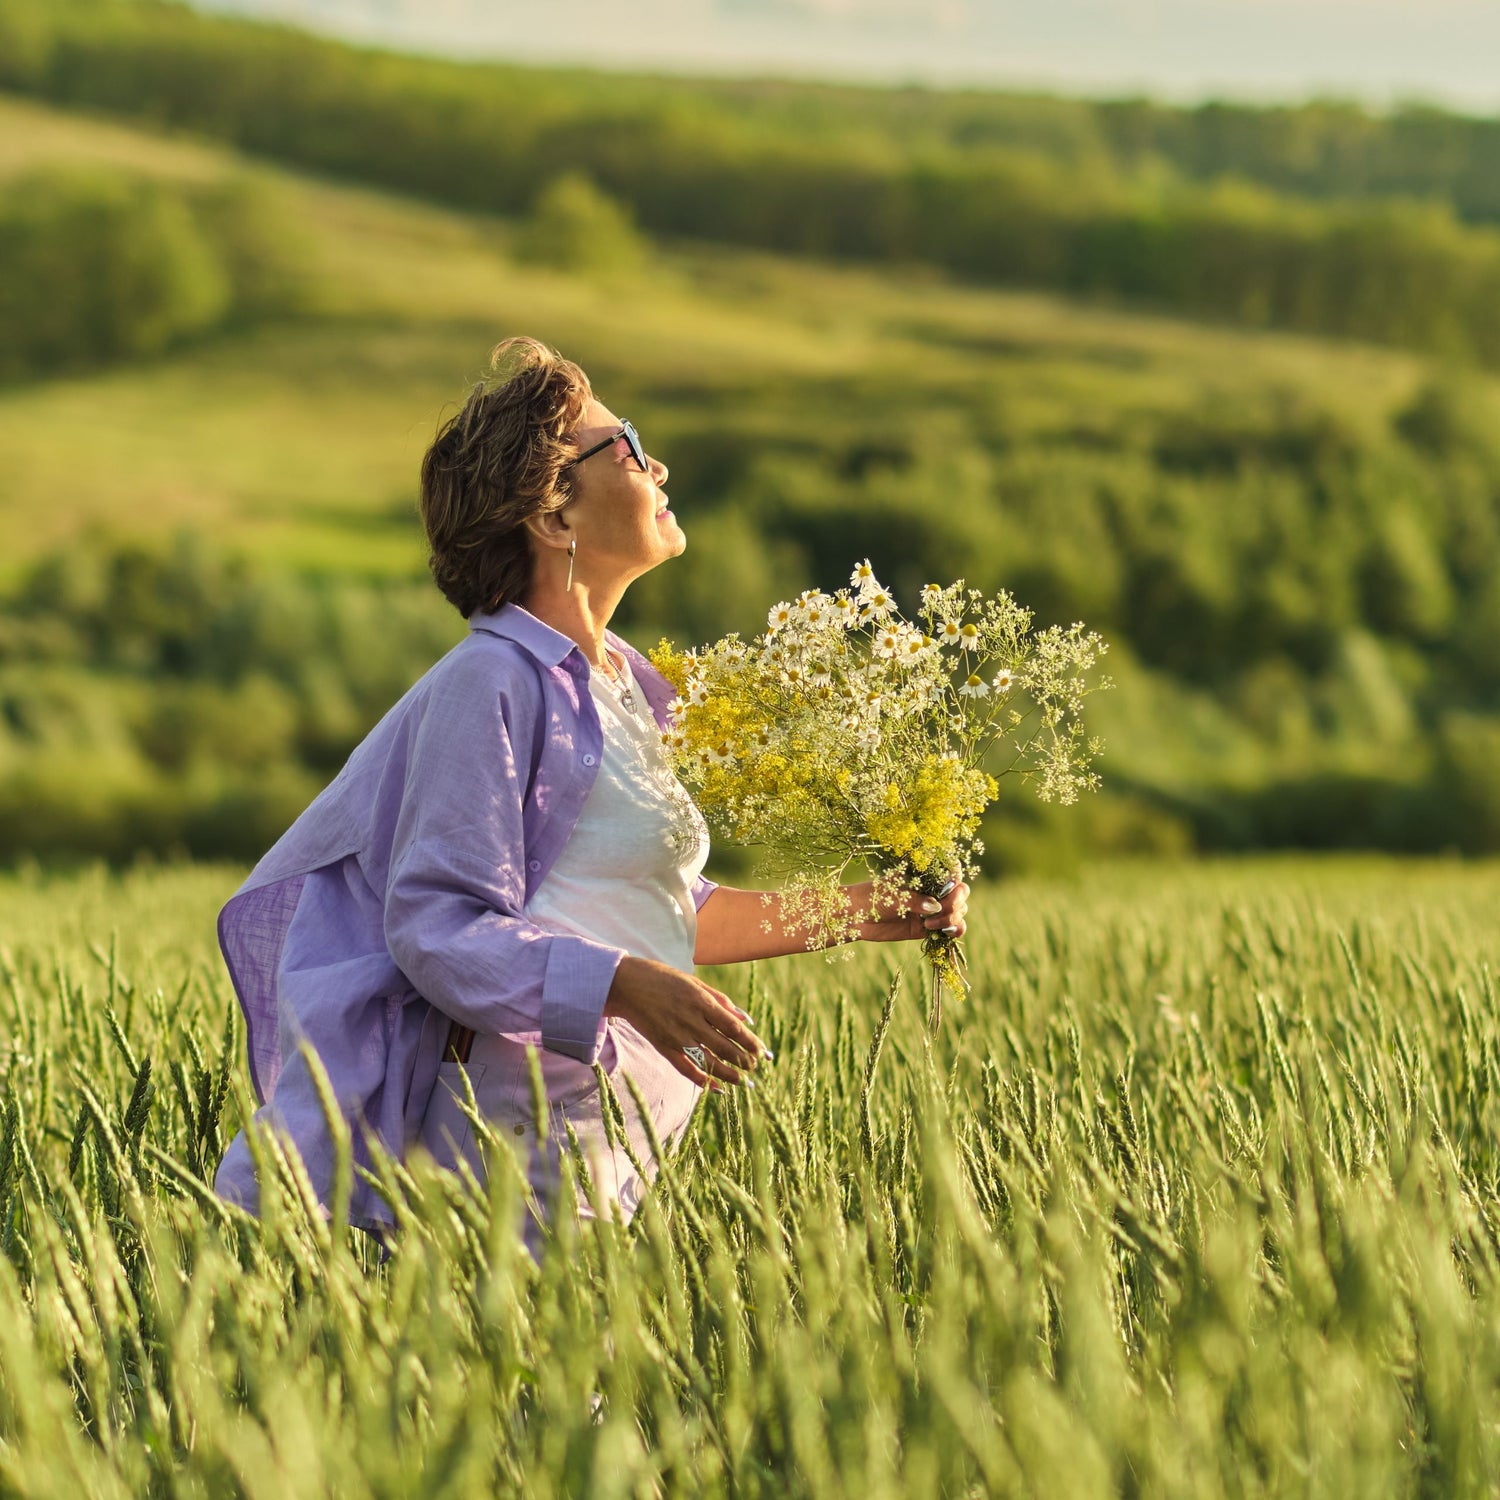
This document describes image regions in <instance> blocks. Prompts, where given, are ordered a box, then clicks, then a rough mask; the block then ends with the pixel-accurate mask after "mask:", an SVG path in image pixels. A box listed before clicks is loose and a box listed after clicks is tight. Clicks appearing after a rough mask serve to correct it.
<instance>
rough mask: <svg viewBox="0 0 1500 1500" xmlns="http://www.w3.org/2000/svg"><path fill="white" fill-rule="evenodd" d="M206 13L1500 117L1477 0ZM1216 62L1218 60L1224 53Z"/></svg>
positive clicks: (391, 36)
mask: <svg viewBox="0 0 1500 1500" xmlns="http://www.w3.org/2000/svg"><path fill="white" fill-rule="evenodd" d="M193 3H194V4H195V5H196V6H197V7H198V8H199V9H203V10H211V11H215V12H218V13H221V14H236V15H241V16H245V17H248V18H254V19H262V20H267V21H277V22H282V23H286V24H292V25H296V26H301V27H304V28H306V29H308V30H312V31H316V32H319V33H322V34H324V35H331V36H336V37H340V38H343V39H345V40H348V41H352V42H356V43H360V44H364V45H373V46H380V47H386V48H393V49H396V50H400V51H407V52H418V53H426V54H431V55H436V56H443V57H449V58H457V59H461V60H465V61H474V62H478V61H509V62H514V63H517V64H530V65H536V66H547V65H551V66H569V65H571V66H576V67H580V68H584V69H587V70H591V71H592V70H598V71H605V72H630V73H638V74H639V73H647V74H661V75H673V76H694V75H696V76H701V77H743V78H765V79H779V80H786V81H789V82H801V83H815V82H825V83H830V84H856V85H857V84H864V85H870V86H877V87H901V86H915V87H931V88H937V89H953V90H957V89H981V90H985V91H994V92H1027V93H1047V94H1058V95H1068V96H1073V97H1078V98H1093V99H1099V98H1122V97H1142V96H1146V97H1152V98H1156V99H1159V100H1161V101H1163V102H1165V103H1169V104H1176V105H1193V104H1199V103H1206V102H1209V101H1212V100H1222V101H1224V102H1233V103H1243V104H1248V105H1257V104H1258V105H1267V106H1274V105H1278V104H1288V103H1296V102H1306V101H1309V100H1314V99H1317V100H1339V101H1343V102H1348V103H1352V104H1358V105H1362V106H1365V107H1367V108H1370V109H1372V110H1377V111H1379V110H1387V109H1391V108H1398V107H1401V106H1403V105H1420V106H1431V107H1437V108H1442V109H1448V110H1454V111H1459V112H1462V113H1466V114H1480V115H1495V114H1500V80H1497V78H1496V76H1495V73H1494V70H1493V68H1492V67H1491V66H1490V65H1489V62H1488V59H1489V58H1491V57H1493V56H1495V55H1496V53H1497V52H1500V8H1493V9H1492V8H1490V7H1487V6H1485V5H1483V4H1481V3H1479V0H1432V3H1431V4H1430V5H1429V6H1427V7H1426V8H1425V9H1424V10H1422V11H1420V12H1418V11H1417V10H1416V8H1415V7H1413V6H1411V5H1409V4H1407V3H1405V0H1373V3H1371V0H1365V3H1363V4H1361V3H1359V0H1304V3H1301V4H1298V3H1297V0H1055V3H1054V4H1052V5H1051V6H1050V7H1049V8H1048V9H1047V10H1045V11H1040V10H1021V9H1019V8H1018V9H1017V12H1016V13H1015V14H1010V13H1007V12H1005V11H1004V10H1003V9H1002V6H1001V5H1000V4H999V3H998V0H643V3H640V4H638V6H637V8H636V14H635V15H633V16H632V18H631V20H630V22H629V25H628V27H622V25H621V23H620V20H619V14H618V10H617V9H616V8H614V7H612V6H609V5H607V4H605V3H604V0H575V3H574V4H573V5H572V6H570V7H569V9H568V11H567V13H566V15H565V16H564V15H561V14H559V13H557V12H554V11H552V10H549V9H544V8H523V7H516V8H515V9H513V10H511V9H507V10H504V11H497V10H496V8H495V7H494V6H493V5H491V4H489V3H487V0H193ZM1226 60H1227V61H1226Z"/></svg>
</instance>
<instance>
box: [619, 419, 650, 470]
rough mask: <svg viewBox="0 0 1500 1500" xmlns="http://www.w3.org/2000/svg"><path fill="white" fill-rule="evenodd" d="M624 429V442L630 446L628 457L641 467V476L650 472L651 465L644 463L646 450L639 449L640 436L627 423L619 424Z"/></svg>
mask: <svg viewBox="0 0 1500 1500" xmlns="http://www.w3.org/2000/svg"><path fill="white" fill-rule="evenodd" d="M620 425H621V426H622V427H623V428H624V429H625V441H626V442H627V443H629V444H630V456H631V457H632V458H633V459H635V461H636V463H638V464H639V465H640V466H641V473H642V474H649V473H650V472H651V465H650V464H648V463H647V462H646V450H645V449H644V448H642V447H641V438H640V434H639V433H638V432H637V431H636V430H635V428H634V427H632V426H631V425H630V423H629V422H622V423H621V424H620Z"/></svg>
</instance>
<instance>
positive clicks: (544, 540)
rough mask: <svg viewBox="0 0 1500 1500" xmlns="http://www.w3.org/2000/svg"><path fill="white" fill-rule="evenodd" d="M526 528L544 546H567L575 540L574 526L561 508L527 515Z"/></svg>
mask: <svg viewBox="0 0 1500 1500" xmlns="http://www.w3.org/2000/svg"><path fill="white" fill-rule="evenodd" d="M525 524H526V529H527V530H528V531H529V532H530V533H531V535H532V538H533V539H534V540H535V541H537V542H538V543H540V544H541V545H542V546H543V547H563V548H565V547H567V545H568V544H569V543H570V542H571V541H572V540H573V528H572V527H571V526H569V525H568V522H567V518H566V517H565V516H564V515H563V513H562V512H561V511H559V510H544V511H540V512H538V513H537V514H536V515H532V516H527V517H526V523H525Z"/></svg>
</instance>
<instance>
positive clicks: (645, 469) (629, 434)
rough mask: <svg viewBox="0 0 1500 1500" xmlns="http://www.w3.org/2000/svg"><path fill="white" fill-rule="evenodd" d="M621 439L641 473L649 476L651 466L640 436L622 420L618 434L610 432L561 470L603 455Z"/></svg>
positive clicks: (571, 459) (570, 460) (569, 461)
mask: <svg viewBox="0 0 1500 1500" xmlns="http://www.w3.org/2000/svg"><path fill="white" fill-rule="evenodd" d="M621 438H624V439H625V441H626V442H627V443H628V444H629V445H630V456H631V457H632V458H633V459H634V460H635V461H636V463H637V464H638V465H639V467H640V471H641V473H642V474H649V473H650V472H651V465H650V464H648V463H647V462H646V450H645V449H644V448H643V447H641V435H640V433H638V432H637V431H636V430H635V428H634V427H632V426H631V425H630V423H629V422H626V421H623V420H622V421H621V423H620V430H619V431H618V432H612V433H611V434H610V435H609V436H608V437H607V438H605V439H604V441H603V442H602V443H595V444H594V446H593V447H592V448H588V449H586V450H585V451H584V452H582V453H580V454H579V455H578V457H577V458H570V459H569V460H568V461H567V463H565V464H564V465H563V468H565V469H571V468H572V467H573V465H574V464H581V463H582V462H583V461H584V459H586V458H592V457H593V456H594V455H595V454H596V453H603V452H604V450H605V449H606V448H613V447H614V445H615V444H616V443H618V442H619V441H620V439H621Z"/></svg>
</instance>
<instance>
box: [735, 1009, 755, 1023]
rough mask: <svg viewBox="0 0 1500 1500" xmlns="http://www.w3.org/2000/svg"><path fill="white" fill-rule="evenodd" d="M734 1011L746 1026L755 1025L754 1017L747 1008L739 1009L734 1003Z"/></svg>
mask: <svg viewBox="0 0 1500 1500" xmlns="http://www.w3.org/2000/svg"><path fill="white" fill-rule="evenodd" d="M735 1012H736V1014H737V1015H738V1016H739V1018H740V1020H742V1021H743V1022H744V1023H745V1025H746V1026H754V1025H755V1017H754V1016H752V1015H751V1014H750V1012H749V1011H748V1010H741V1009H740V1008H739V1006H738V1005H736V1006H735Z"/></svg>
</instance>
